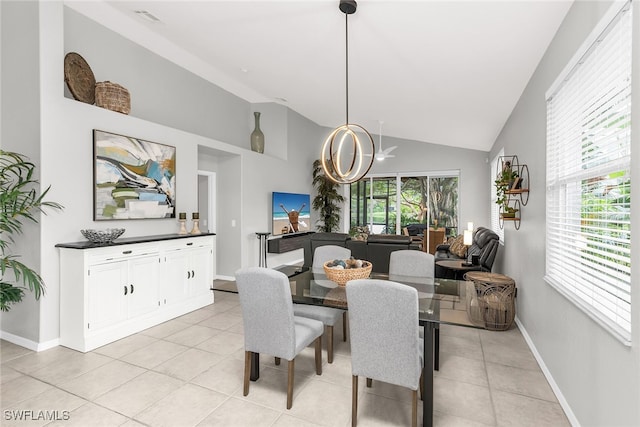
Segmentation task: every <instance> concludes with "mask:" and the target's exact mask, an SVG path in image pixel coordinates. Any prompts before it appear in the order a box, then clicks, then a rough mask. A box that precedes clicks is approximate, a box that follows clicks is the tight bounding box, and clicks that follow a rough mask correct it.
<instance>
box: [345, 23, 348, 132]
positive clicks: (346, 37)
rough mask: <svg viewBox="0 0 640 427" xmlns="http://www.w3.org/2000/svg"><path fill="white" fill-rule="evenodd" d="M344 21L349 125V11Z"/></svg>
mask: <svg viewBox="0 0 640 427" xmlns="http://www.w3.org/2000/svg"><path fill="white" fill-rule="evenodd" d="M344 23H345V27H344V42H345V50H344V51H345V61H344V62H345V64H346V70H345V82H346V83H345V86H346V87H345V92H346V96H345V99H346V105H345V111H346V121H345V123H346V124H347V125H348V124H349V14H348V13H345V14H344Z"/></svg>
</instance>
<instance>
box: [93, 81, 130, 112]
mask: <svg viewBox="0 0 640 427" xmlns="http://www.w3.org/2000/svg"><path fill="white" fill-rule="evenodd" d="M95 96H96V105H97V106H98V107H102V108H106V109H107V110H111V111H117V112H118V113H123V114H129V112H130V111H131V97H130V95H129V91H128V90H127V89H125V88H123V87H122V86H120V85H119V84H117V83H111V82H109V81H107V82H99V83H96V93H95Z"/></svg>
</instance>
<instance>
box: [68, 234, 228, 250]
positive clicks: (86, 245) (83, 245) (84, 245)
mask: <svg viewBox="0 0 640 427" xmlns="http://www.w3.org/2000/svg"><path fill="white" fill-rule="evenodd" d="M215 235H216V233H201V234H158V235H155V236H137V237H125V238H124V239H116V240H114V241H113V242H111V243H92V242H90V241H88V240H85V241H82V242H71V243H58V244H57V245H56V248H67V249H93V248H108V247H110V246H120V245H129V244H132V243H147V242H157V241H160V240H177V239H190V238H193V237H202V236H215Z"/></svg>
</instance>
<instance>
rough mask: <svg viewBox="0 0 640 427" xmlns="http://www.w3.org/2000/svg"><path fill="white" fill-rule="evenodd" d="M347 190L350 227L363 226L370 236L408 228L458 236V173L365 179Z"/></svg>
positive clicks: (397, 231) (398, 232)
mask: <svg viewBox="0 0 640 427" xmlns="http://www.w3.org/2000/svg"><path fill="white" fill-rule="evenodd" d="M350 189H351V197H350V202H351V205H350V208H351V209H350V211H351V218H350V224H351V227H355V226H365V225H366V226H368V227H369V230H370V232H371V233H373V234H381V233H386V234H402V229H403V228H405V227H407V226H410V225H416V227H418V228H420V226H422V227H421V228H422V229H423V230H424V228H426V227H427V226H429V227H433V228H445V229H446V235H447V236H455V235H457V233H458V174H457V172H448V173H446V174H442V173H440V174H433V175H423V176H402V175H400V174H398V175H396V176H384V177H368V178H366V179H363V180H361V181H358V182H356V183H353V184H351V187H350ZM398 212H400V215H398Z"/></svg>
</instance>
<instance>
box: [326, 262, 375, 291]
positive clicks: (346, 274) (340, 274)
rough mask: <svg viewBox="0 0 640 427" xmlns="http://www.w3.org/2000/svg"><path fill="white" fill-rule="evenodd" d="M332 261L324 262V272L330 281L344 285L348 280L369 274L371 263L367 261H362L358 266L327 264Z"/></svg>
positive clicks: (361, 277) (366, 276) (363, 277)
mask: <svg viewBox="0 0 640 427" xmlns="http://www.w3.org/2000/svg"><path fill="white" fill-rule="evenodd" d="M332 262H333V261H327V262H325V263H324V265H323V267H324V273H325V274H326V275H327V279H329V280H331V281H332V282H336V283H337V284H338V285H340V286H345V285H346V284H347V282H348V281H349V280H355V279H367V278H368V277H369V275H370V274H371V269H372V268H373V264H371V263H370V262H369V261H363V262H362V267H360V268H331V267H328V266H327V265H328V264H330V263H332Z"/></svg>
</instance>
